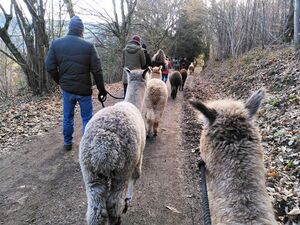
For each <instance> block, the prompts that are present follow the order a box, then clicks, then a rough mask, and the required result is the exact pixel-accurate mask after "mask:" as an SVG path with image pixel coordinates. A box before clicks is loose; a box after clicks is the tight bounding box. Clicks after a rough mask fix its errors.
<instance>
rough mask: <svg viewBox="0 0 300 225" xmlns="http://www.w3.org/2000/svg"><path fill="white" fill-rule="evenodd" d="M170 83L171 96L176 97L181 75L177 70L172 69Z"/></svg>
mask: <svg viewBox="0 0 300 225" xmlns="http://www.w3.org/2000/svg"><path fill="white" fill-rule="evenodd" d="M169 80H170V84H171V97H172V98H173V99H175V98H176V95H177V91H178V88H179V87H180V85H181V82H182V81H181V75H180V73H179V72H178V71H174V72H173V73H172V74H171V76H170V79H169Z"/></svg>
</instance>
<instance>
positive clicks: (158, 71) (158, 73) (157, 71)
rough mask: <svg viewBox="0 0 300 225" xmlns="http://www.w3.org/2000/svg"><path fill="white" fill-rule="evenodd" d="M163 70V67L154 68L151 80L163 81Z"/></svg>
mask: <svg viewBox="0 0 300 225" xmlns="http://www.w3.org/2000/svg"><path fill="white" fill-rule="evenodd" d="M161 68H162V66H155V67H153V68H152V72H151V78H157V79H160V80H161V79H162V75H161Z"/></svg>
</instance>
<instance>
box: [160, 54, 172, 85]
mask: <svg viewBox="0 0 300 225" xmlns="http://www.w3.org/2000/svg"><path fill="white" fill-rule="evenodd" d="M170 69H171V63H170V60H169V58H168V56H166V60H165V63H164V65H163V67H162V80H163V81H164V82H165V83H167V80H168V76H169V70H170Z"/></svg>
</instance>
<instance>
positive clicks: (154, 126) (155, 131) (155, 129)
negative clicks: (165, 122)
mask: <svg viewBox="0 0 300 225" xmlns="http://www.w3.org/2000/svg"><path fill="white" fill-rule="evenodd" d="M157 131H158V122H155V123H154V125H153V132H154V136H157Z"/></svg>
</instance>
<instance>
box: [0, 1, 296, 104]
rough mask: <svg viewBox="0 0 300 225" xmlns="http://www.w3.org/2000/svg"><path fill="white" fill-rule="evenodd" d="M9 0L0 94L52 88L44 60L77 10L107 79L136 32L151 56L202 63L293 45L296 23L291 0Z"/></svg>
mask: <svg viewBox="0 0 300 225" xmlns="http://www.w3.org/2000/svg"><path fill="white" fill-rule="evenodd" d="M1 1H3V0H1ZM10 1H11V2H10V9H9V10H7V9H4V7H3V5H2V4H1V2H0V99H1V100H6V99H7V98H13V97H14V96H16V95H18V96H19V95H22V94H28V93H30V94H32V95H44V94H47V93H49V92H52V91H53V89H54V88H55V85H54V83H53V82H52V81H51V79H50V77H49V76H48V74H47V73H46V71H45V67H44V59H45V56H46V54H47V51H48V49H49V45H50V44H51V41H52V40H54V39H56V38H59V37H61V36H64V35H65V34H66V33H67V27H68V21H69V18H70V17H71V16H72V15H74V14H77V15H79V16H83V17H84V18H85V17H86V16H87V15H88V16H89V18H90V19H89V21H86V22H85V21H84V23H85V34H84V36H85V38H86V39H87V40H89V41H91V42H94V43H95V44H96V46H97V49H98V51H99V54H100V57H101V60H102V64H103V69H104V75H105V80H106V82H108V83H110V82H115V81H118V80H120V78H121V73H120V71H121V68H120V65H121V63H120V62H121V60H122V59H121V57H122V54H121V52H122V49H123V48H124V46H125V44H126V42H127V41H128V39H129V38H130V37H131V35H133V34H139V35H141V36H142V39H143V42H144V43H146V45H147V47H148V51H149V52H150V54H154V53H155V52H156V51H157V50H158V49H159V48H162V49H163V50H164V51H165V52H166V54H167V55H168V56H170V57H173V58H181V57H187V58H188V59H189V60H190V61H194V60H197V59H198V61H196V62H202V60H204V61H207V60H208V59H215V60H223V59H225V58H228V57H233V58H237V57H238V56H239V55H240V54H242V53H244V52H247V51H249V50H251V49H253V48H256V47H260V48H262V49H264V48H265V47H266V46H268V45H276V44H282V43H291V42H292V41H293V35H294V19H295V20H296V21H298V23H299V19H297V18H298V17H299V13H294V12H298V11H299V10H298V8H299V7H298V5H299V1H293V0H224V1H217V0H190V1H187V0H168V1H165V0H120V1H116V0H112V1H111V4H112V6H113V7H112V8H113V11H112V12H111V13H110V12H108V11H107V9H105V8H101V4H99V2H97V1H96V0H91V1H89V3H88V4H85V6H82V5H83V4H82V3H83V2H82V1H83V0H77V1H74V0H73V2H72V0H10ZM294 14H295V17H294ZM90 21H93V22H90ZM298 23H295V25H297V26H295V28H296V29H298ZM296 33H298V32H296ZM296 38H297V37H295V40H296V42H295V43H297V42H298V39H296ZM201 59H202V60H201Z"/></svg>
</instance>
